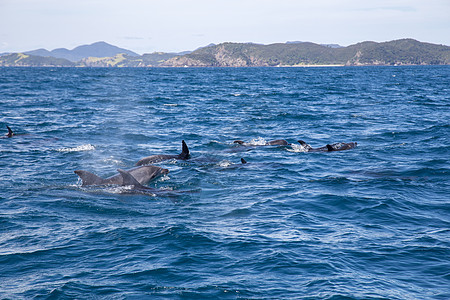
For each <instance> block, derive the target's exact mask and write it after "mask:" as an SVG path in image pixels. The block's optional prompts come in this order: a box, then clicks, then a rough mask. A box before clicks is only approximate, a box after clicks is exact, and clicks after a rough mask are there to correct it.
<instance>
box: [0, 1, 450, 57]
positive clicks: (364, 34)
mask: <svg viewBox="0 0 450 300" xmlns="http://www.w3.org/2000/svg"><path fill="white" fill-rule="evenodd" d="M401 38H413V39H416V40H419V41H422V42H429V43H435V44H444V45H449V46H450V0H426V1H425V0H390V1H388V0H370V1H362V0H307V1H304V0H226V1H225V0H189V1H188V0H160V1H155V0H146V1H145V0H126V1H124V0H0V53H4V52H23V51H29V50H35V49H39V48H45V49H47V50H53V49H55V48H67V49H73V48H75V47H77V46H80V45H86V44H92V43H94V42H98V41H105V42H107V43H110V44H112V45H115V46H118V47H121V48H126V49H129V50H132V51H135V52H137V53H139V54H143V53H152V52H156V51H162V52H180V51H185V50H194V49H196V48H198V47H202V46H206V45H208V44H210V43H215V44H219V43H222V42H253V43H260V44H271V43H284V42H287V41H307V42H314V43H318V44H339V45H342V46H348V45H351V44H356V43H359V42H362V41H375V42H385V41H391V40H396V39H401Z"/></svg>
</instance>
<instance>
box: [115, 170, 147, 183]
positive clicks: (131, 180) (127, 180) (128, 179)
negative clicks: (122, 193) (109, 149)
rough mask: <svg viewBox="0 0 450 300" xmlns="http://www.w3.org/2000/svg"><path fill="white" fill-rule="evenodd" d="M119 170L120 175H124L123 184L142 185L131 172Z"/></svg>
mask: <svg viewBox="0 0 450 300" xmlns="http://www.w3.org/2000/svg"><path fill="white" fill-rule="evenodd" d="M117 172H119V173H120V175H122V180H123V183H122V185H132V186H135V187H142V184H140V183H139V181H137V180H136V178H134V177H133V175H131V174H130V173H129V172H127V171H125V170H122V169H117Z"/></svg>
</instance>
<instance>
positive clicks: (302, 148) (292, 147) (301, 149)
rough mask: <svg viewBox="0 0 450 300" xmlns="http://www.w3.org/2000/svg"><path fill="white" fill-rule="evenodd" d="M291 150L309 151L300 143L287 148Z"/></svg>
mask: <svg viewBox="0 0 450 300" xmlns="http://www.w3.org/2000/svg"><path fill="white" fill-rule="evenodd" d="M287 151H289V152H308V150H306V148H305V147H303V146H302V145H300V144H292V145H291V149H289V148H288V149H287Z"/></svg>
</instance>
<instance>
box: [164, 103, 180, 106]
mask: <svg viewBox="0 0 450 300" xmlns="http://www.w3.org/2000/svg"><path fill="white" fill-rule="evenodd" d="M163 105H164V106H178V104H176V103H164V104H163Z"/></svg>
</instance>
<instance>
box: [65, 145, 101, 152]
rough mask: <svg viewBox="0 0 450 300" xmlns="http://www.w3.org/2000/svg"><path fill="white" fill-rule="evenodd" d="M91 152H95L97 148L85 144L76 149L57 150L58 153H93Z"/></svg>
mask: <svg viewBox="0 0 450 300" xmlns="http://www.w3.org/2000/svg"><path fill="white" fill-rule="evenodd" d="M91 150H95V147H94V146H93V145H91V144H85V145H81V146H77V147H74V148H59V149H56V151H58V152H80V151H91Z"/></svg>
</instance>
